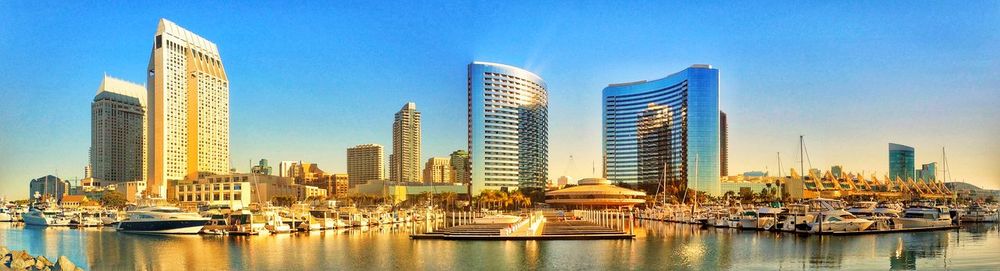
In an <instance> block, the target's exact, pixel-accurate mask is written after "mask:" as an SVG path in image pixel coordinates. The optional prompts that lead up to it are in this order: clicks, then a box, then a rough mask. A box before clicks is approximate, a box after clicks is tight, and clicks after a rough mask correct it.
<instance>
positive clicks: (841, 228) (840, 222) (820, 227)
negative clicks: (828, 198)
mask: <svg viewBox="0 0 1000 271" xmlns="http://www.w3.org/2000/svg"><path fill="white" fill-rule="evenodd" d="M872 224H875V221H871V220H868V219H864V218H858V217H856V216H854V215H853V214H851V213H849V212H847V211H844V210H829V211H824V212H821V213H820V215H819V216H817V217H816V219H814V221H813V222H812V223H809V232H811V233H822V232H861V231H865V230H867V229H868V228H869V227H871V225H872Z"/></svg>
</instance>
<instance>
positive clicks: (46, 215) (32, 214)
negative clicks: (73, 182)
mask: <svg viewBox="0 0 1000 271" xmlns="http://www.w3.org/2000/svg"><path fill="white" fill-rule="evenodd" d="M21 218H22V220H24V224H25V225H31V226H47V227H48V226H70V225H71V224H72V223H71V222H72V221H71V220H70V219H69V218H67V217H65V216H63V212H62V210H59V209H50V208H44V207H40V208H36V207H31V208H30V209H28V212H27V213H23V214H21Z"/></svg>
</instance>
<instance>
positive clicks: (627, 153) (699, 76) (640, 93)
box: [602, 65, 723, 195]
mask: <svg viewBox="0 0 1000 271" xmlns="http://www.w3.org/2000/svg"><path fill="white" fill-rule="evenodd" d="M603 112H604V119H603V121H602V123H603V126H604V129H603V142H604V144H603V145H604V171H605V173H604V174H605V175H606V176H607V178H608V179H609V180H611V181H612V182H616V183H621V184H628V185H639V184H641V183H647V184H648V183H651V182H659V181H661V180H660V178H663V176H666V179H667V182H668V184H672V185H686V187H688V188H691V189H695V190H699V191H705V192H707V193H708V194H710V195H719V193H720V189H721V188H720V185H721V184H720V181H719V180H720V175H721V174H722V170H721V156H722V155H723V151H722V146H721V145H722V142H721V141H722V138H721V131H720V130H721V127H722V126H723V125H722V123H721V121H720V118H721V116H722V114H721V111H719V70H718V69H714V68H712V66H710V65H693V66H691V67H690V68H687V69H684V70H683V71H680V72H678V73H674V74H671V75H669V76H667V77H664V78H661V79H657V80H653V81H639V82H631V83H623V84H611V85H608V87H606V88H604V91H603Z"/></svg>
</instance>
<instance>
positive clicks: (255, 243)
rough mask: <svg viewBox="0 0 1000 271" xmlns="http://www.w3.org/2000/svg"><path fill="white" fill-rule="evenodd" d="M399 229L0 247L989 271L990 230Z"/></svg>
mask: <svg viewBox="0 0 1000 271" xmlns="http://www.w3.org/2000/svg"><path fill="white" fill-rule="evenodd" d="M410 231H411V228H410V227H407V226H401V225H397V226H394V227H393V226H383V227H372V228H367V229H354V230H339V231H325V232H313V233H301V234H291V235H276V236H252V237H227V236H160V235H135V234H124V233H118V232H115V231H113V230H111V229H69V228H49V229H45V228H35V227H24V226H15V225H11V224H9V223H0V244H2V245H5V246H7V247H9V248H11V249H19V250H20V249H24V250H28V251H29V252H30V253H31V254H32V255H45V256H46V257H49V258H50V259H52V258H55V257H58V256H60V255H66V256H67V257H69V258H70V259H71V260H73V261H74V262H76V263H77V264H80V265H83V266H84V267H85V268H87V269H88V270H134V269H135V270H185V269H187V270H316V269H323V270H328V269H338V270H341V269H354V270H357V269H365V270H393V269H396V270H398V269H405V270H454V269H463V270H514V269H547V270H551V269H558V270H564V269H566V270H594V269H600V270H661V269H672V270H675V269H681V270H684V269H694V270H716V269H737V270H756V269H768V270H773V269H791V270H798V269H868V270H870V269H916V268H919V269H956V270H968V269H992V270H996V269H997V268H1000V259H998V258H1000V230H998V226H997V225H996V224H977V225H966V226H963V228H961V229H959V230H947V231H933V232H914V233H894V234H879V235H861V236H799V235H795V234H787V233H785V234H782V233H769V232H751V231H738V230H732V229H700V228H699V227H697V226H691V225H679V224H671V223H664V222H645V221H641V225H640V227H639V228H638V229H637V231H636V234H637V237H636V239H635V240H601V241H497V242H493V241H447V240H410V239H409V236H408V234H409V233H410Z"/></svg>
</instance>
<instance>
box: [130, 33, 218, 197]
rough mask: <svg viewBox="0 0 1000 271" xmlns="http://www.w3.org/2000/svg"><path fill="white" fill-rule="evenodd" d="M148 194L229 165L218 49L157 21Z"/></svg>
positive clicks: (160, 192) (152, 60)
mask: <svg viewBox="0 0 1000 271" xmlns="http://www.w3.org/2000/svg"><path fill="white" fill-rule="evenodd" d="M147 80H148V84H147V85H146V88H147V91H148V99H149V100H148V102H147V104H148V105H149V107H148V110H147V112H148V113H147V118H148V122H149V128H148V129H149V130H148V131H149V144H148V145H149V146H148V148H149V151H148V157H149V158H148V159H149V161H148V163H149V173H148V178H147V182H148V184H147V195H148V196H150V197H166V187H167V184H168V183H169V182H170V181H178V180H184V179H195V178H197V177H198V175H199V174H212V173H225V172H228V169H229V80H228V79H227V78H226V71H225V70H224V69H223V67H222V60H221V58H220V57H219V49H218V48H217V47H216V46H215V43H212V42H211V41H208V40H206V39H204V38H202V37H200V36H198V35H196V34H194V33H191V31H188V30H186V29H184V28H181V27H180V26H177V25H176V24H174V23H173V22H171V21H167V20H166V19H160V24H159V26H157V28H156V36H155V37H154V39H153V50H152V52H151V53H150V56H149V70H148V77H147Z"/></svg>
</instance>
